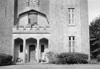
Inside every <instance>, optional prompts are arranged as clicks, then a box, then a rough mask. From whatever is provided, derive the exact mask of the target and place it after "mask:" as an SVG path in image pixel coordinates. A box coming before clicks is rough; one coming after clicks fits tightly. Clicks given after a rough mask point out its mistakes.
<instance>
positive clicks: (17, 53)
mask: <svg viewBox="0 0 100 69" xmlns="http://www.w3.org/2000/svg"><path fill="white" fill-rule="evenodd" d="M23 55H24V54H23V39H21V38H17V39H15V40H14V61H15V62H22V61H23V60H24V57H23Z"/></svg>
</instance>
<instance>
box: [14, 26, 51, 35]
mask: <svg viewBox="0 0 100 69" xmlns="http://www.w3.org/2000/svg"><path fill="white" fill-rule="evenodd" d="M13 33H16V34H17V33H22V34H23V33H27V34H30V33H34V34H39V33H41V34H42V33H43V34H49V33H50V26H45V27H42V26H33V27H30V26H26V27H24V26H14V27H13Z"/></svg>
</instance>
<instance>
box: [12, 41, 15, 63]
mask: <svg viewBox="0 0 100 69" xmlns="http://www.w3.org/2000/svg"><path fill="white" fill-rule="evenodd" d="M14 43H15V41H14V39H12V55H13V59H12V60H13V61H15V55H14V54H15V53H14V48H15V44H14Z"/></svg>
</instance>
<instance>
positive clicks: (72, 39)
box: [69, 36, 75, 52]
mask: <svg viewBox="0 0 100 69" xmlns="http://www.w3.org/2000/svg"><path fill="white" fill-rule="evenodd" d="M74 47H75V36H69V52H74V51H75V50H74Z"/></svg>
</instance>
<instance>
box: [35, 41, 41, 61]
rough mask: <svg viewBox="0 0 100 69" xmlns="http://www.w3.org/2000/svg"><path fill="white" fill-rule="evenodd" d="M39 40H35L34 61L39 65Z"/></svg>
mask: <svg viewBox="0 0 100 69" xmlns="http://www.w3.org/2000/svg"><path fill="white" fill-rule="evenodd" d="M39 45H40V44H39V39H37V49H36V60H37V62H38V63H39Z"/></svg>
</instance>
